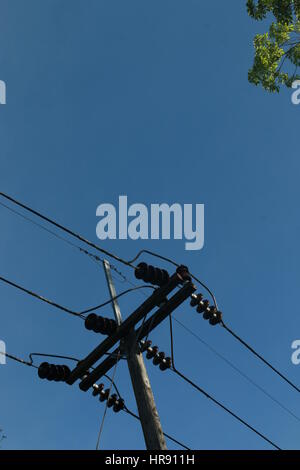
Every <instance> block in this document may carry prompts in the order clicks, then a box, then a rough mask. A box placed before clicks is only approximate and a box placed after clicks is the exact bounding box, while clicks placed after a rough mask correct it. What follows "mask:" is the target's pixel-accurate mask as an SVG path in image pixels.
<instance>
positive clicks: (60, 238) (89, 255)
mask: <svg viewBox="0 0 300 470" xmlns="http://www.w3.org/2000/svg"><path fill="white" fill-rule="evenodd" d="M0 206H2V207H4V208H5V209H7V210H9V211H10V212H12V213H13V214H15V215H17V216H19V217H21V218H23V219H24V220H26V221H27V222H30V223H31V224H33V225H35V226H36V227H38V228H40V229H41V230H44V231H45V232H47V233H49V234H50V235H53V236H54V237H56V238H57V239H58V240H60V241H63V242H64V243H66V244H68V245H69V246H71V247H73V248H76V249H77V250H79V251H80V252H81V253H83V254H85V255H87V256H88V257H89V258H90V259H91V261H94V262H96V264H97V265H98V263H100V262H103V259H101V258H100V257H99V256H97V255H95V254H94V253H91V252H89V251H88V250H86V249H84V248H82V247H81V246H79V245H77V244H76V243H73V242H71V241H70V240H68V239H67V238H65V237H63V236H61V235H59V234H58V233H56V232H54V231H53V230H50V229H48V228H47V227H45V226H44V225H42V224H39V223H38V222H36V221H35V220H33V219H31V218H30V217H27V216H26V215H24V214H22V213H21V212H19V211H17V210H15V209H13V208H12V207H9V206H7V205H6V204H4V203H3V202H0ZM110 267H111V269H112V270H113V271H115V272H116V273H117V274H118V275H119V276H121V277H122V278H123V280H124V282H125V281H126V280H127V278H126V276H125V275H124V274H123V273H121V271H120V270H119V269H118V268H117V267H116V266H114V265H113V264H111V265H110Z"/></svg>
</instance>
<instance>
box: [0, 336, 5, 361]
mask: <svg viewBox="0 0 300 470" xmlns="http://www.w3.org/2000/svg"><path fill="white" fill-rule="evenodd" d="M5 354H6V345H5V342H4V341H1V340H0V365H3V364H6V356H5Z"/></svg>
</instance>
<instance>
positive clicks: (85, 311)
mask: <svg viewBox="0 0 300 470" xmlns="http://www.w3.org/2000/svg"><path fill="white" fill-rule="evenodd" d="M139 289H153V290H155V287H154V286H150V285H147V284H145V285H143V286H137V287H132V288H130V289H127V290H125V291H123V292H121V293H120V294H118V295H116V296H115V297H113V298H110V299H109V300H106V301H105V302H103V303H102V304H100V305H96V307H91V308H88V309H87V310H83V311H82V312H80V315H84V314H86V313H90V312H92V311H94V310H99V309H100V308H102V307H105V306H106V305H108V304H110V303H112V302H114V301H115V300H116V299H119V298H120V297H122V296H123V295H125V294H128V293H129V292H134V291H136V290H139Z"/></svg>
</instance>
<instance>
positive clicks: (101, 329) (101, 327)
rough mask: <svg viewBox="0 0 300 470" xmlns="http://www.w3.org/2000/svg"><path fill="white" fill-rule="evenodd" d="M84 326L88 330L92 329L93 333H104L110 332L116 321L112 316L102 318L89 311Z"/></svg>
mask: <svg viewBox="0 0 300 470" xmlns="http://www.w3.org/2000/svg"><path fill="white" fill-rule="evenodd" d="M84 324H85V327H86V328H87V329H88V330H92V331H94V332H95V333H101V334H104V335H110V334H112V333H113V332H114V331H115V330H116V328H117V323H116V321H115V320H113V319H112V318H104V317H101V316H99V315H96V314H95V313H90V314H89V315H88V316H87V317H86V319H85V322H84Z"/></svg>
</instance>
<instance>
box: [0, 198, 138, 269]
mask: <svg viewBox="0 0 300 470" xmlns="http://www.w3.org/2000/svg"><path fill="white" fill-rule="evenodd" d="M0 196H2V197H4V198H5V199H7V200H8V201H10V202H12V203H13V204H16V205H17V206H19V207H22V208H23V209H25V210H26V211H28V212H30V213H31V214H34V215H35V216H37V217H39V218H40V219H42V220H45V221H46V222H48V223H49V224H51V225H53V226H54V227H56V228H59V229H60V230H62V231H64V232H65V233H68V234H69V235H71V236H72V237H75V238H77V239H78V240H80V241H81V242H83V243H85V244H87V245H89V246H91V247H92V248H94V249H95V250H97V251H100V252H101V253H103V254H105V255H106V256H109V257H110V258H113V259H115V260H116V261H118V262H120V263H122V264H125V265H126V266H129V267H131V268H135V266H133V265H132V264H131V263H130V262H128V261H125V260H124V259H122V258H120V257H119V256H117V255H114V254H113V253H110V252H109V251H107V250H105V249H104V248H100V247H99V246H98V245H96V244H95V243H93V242H91V241H89V240H87V239H86V238H84V237H82V236H81V235H79V234H78V233H76V232H74V231H73V230H70V229H69V228H67V227H65V226H63V225H61V224H59V223H58V222H55V221H54V220H52V219H50V218H49V217H47V216H45V215H43V214H41V213H40V212H38V211H36V210H34V209H32V208H31V207H29V206H27V205H25V204H23V203H22V202H20V201H17V200H16V199H14V198H12V197H11V196H8V194H5V193H3V192H0Z"/></svg>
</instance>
